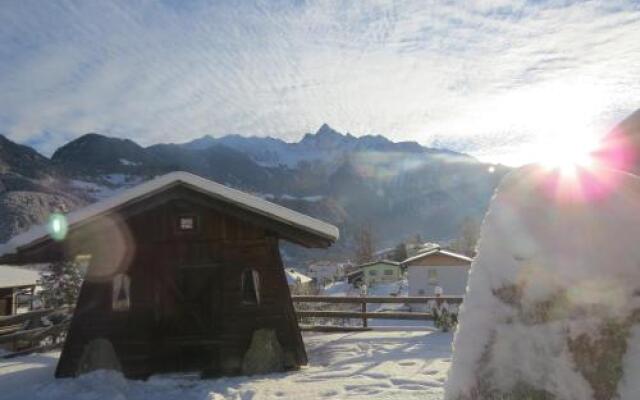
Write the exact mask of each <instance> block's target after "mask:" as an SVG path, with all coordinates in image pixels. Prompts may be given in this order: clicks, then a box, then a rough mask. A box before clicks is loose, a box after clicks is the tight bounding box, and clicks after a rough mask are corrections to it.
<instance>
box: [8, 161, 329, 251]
mask: <svg viewBox="0 0 640 400" xmlns="http://www.w3.org/2000/svg"><path fill="white" fill-rule="evenodd" d="M176 187H183V188H188V189H191V191H193V192H195V193H200V194H201V195H202V198H203V199H205V200H204V202H206V203H207V204H208V205H209V206H212V207H215V206H217V207H218V208H221V209H224V211H225V212H226V213H228V214H232V215H234V216H236V217H239V218H243V219H250V220H251V221H252V222H253V223H256V224H258V225H262V226H265V227H268V228H269V229H270V230H272V231H274V232H276V233H278V235H279V236H281V237H282V238H284V239H286V240H289V241H291V242H294V243H297V244H301V245H303V246H306V247H328V246H330V244H331V243H333V242H334V241H336V240H337V239H338V236H339V233H338V229H337V228H336V227H335V226H333V225H331V224H328V223H326V222H323V221H320V220H318V219H315V218H312V217H309V216H307V215H304V214H301V213H298V212H296V211H294V210H291V209H288V208H286V207H282V206H280V205H277V204H274V203H271V202H269V201H266V200H264V199H262V198H260V197H256V196H253V195H250V194H248V193H244V192H242V191H239V190H236V189H232V188H229V187H227V186H224V185H221V184H219V183H216V182H213V181H210V180H208V179H205V178H202V177H199V176H197V175H194V174H190V173H188V172H172V173H169V174H166V175H162V176H160V177H157V178H155V179H152V180H150V181H147V182H145V183H143V184H141V185H138V186H136V187H133V188H131V189H129V190H126V191H123V192H122V193H120V194H119V195H116V196H113V197H110V198H107V199H105V200H102V201H99V202H96V203H93V204H91V205H90V206H88V207H85V208H83V209H80V210H77V211H74V212H71V213H69V214H67V215H66V221H65V223H66V224H68V226H69V229H70V230H71V229H72V228H74V227H76V226H81V225H84V224H87V223H90V222H92V221H94V220H96V219H99V218H100V217H101V216H103V215H105V214H111V213H114V212H120V211H122V210H124V209H127V208H129V207H130V206H133V205H135V204H136V203H143V205H142V207H147V208H149V207H153V205H154V200H156V202H157V200H159V201H161V202H162V201H165V200H166V198H167V196H164V197H162V196H160V197H158V196H157V195H158V194H162V193H165V192H167V191H168V190H169V189H172V188H176ZM154 197H155V199H153V198H154ZM137 208H138V209H139V208H140V207H137ZM135 209H136V207H132V209H130V210H127V211H132V210H133V211H135ZM49 231H50V227H49V226H48V225H40V226H35V227H33V228H31V229H30V230H28V231H26V232H24V233H22V234H20V235H17V236H15V237H14V238H12V239H11V240H10V241H9V242H7V243H5V244H3V245H2V246H0V258H3V259H10V257H8V256H9V255H11V254H14V253H18V252H19V250H20V249H21V248H24V247H27V246H33V245H36V244H40V243H41V242H44V241H50V240H51V237H50V235H49Z"/></svg>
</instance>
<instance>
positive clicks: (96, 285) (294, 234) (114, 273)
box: [0, 172, 338, 378]
mask: <svg viewBox="0 0 640 400" xmlns="http://www.w3.org/2000/svg"><path fill="white" fill-rule="evenodd" d="M337 238H338V230H337V228H336V227H334V226H332V225H329V224H327V223H324V222H322V221H319V220H316V219H314V218H311V217H308V216H306V215H302V214H300V213H297V212H295V211H292V210H289V209H287V208H284V207H281V206H278V205H276V204H273V203H270V202H268V201H265V200H263V199H261V198H258V197H255V196H252V195H249V194H246V193H243V192H240V191H238V190H234V189H231V188H228V187H226V186H223V185H220V184H217V183H215V182H212V181H209V180H207V179H204V178H201V177H198V176H195V175H192V174H189V173H184V172H174V173H170V174H167V175H164V176H161V177H159V178H156V179H153V180H151V181H148V182H146V183H143V184H141V185H139V186H137V187H134V188H132V189H129V190H127V191H125V192H123V193H121V194H120V195H117V196H115V197H112V198H109V199H106V200H103V201H101V202H98V203H95V204H93V205H90V206H88V207H86V208H85V209H82V210H78V211H76V212H72V213H70V214H68V215H66V216H54V217H52V219H51V220H50V223H49V224H47V225H43V226H40V227H35V228H33V229H31V230H30V231H27V232H26V233H24V234H22V235H19V236H17V237H15V238H14V239H12V240H11V241H9V242H8V243H6V244H5V245H3V247H2V248H0V254H2V256H1V257H0V262H10V263H12V264H21V263H34V262H56V261H61V260H73V259H74V258H75V257H77V256H80V255H82V256H85V257H86V256H87V255H90V262H89V267H88V269H87V273H86V275H85V280H84V283H83V285H82V289H81V292H80V296H79V299H78V302H77V306H76V311H75V313H74V316H73V320H72V322H71V327H70V330H69V335H68V338H67V341H66V343H65V346H64V348H63V350H62V354H61V356H60V361H59V363H58V367H57V369H56V377H69V376H76V375H77V374H78V373H79V372H80V371H81V366H80V365H79V364H80V360H81V359H83V357H85V355H86V351H87V348H88V347H89V345H90V343H92V341H95V340H97V339H100V340H101V341H102V342H104V340H102V339H106V340H108V341H109V342H110V344H111V345H112V347H113V349H114V350H115V354H116V356H117V361H118V363H119V365H120V366H121V368H122V371H123V373H124V374H125V375H126V376H128V377H134V378H145V377H148V376H149V375H151V374H154V373H162V372H175V371H202V372H204V373H205V374H207V375H209V376H215V375H234V374H240V373H242V361H243V358H244V356H245V354H246V352H247V350H248V348H249V346H250V343H251V341H252V336H253V334H254V332H256V331H257V330H259V329H269V330H271V331H272V332H275V335H276V337H277V340H278V342H279V344H280V346H281V348H282V352H283V354H284V357H283V358H284V360H285V366H286V368H288V369H295V368H297V367H299V366H300V365H304V364H306V362H307V356H306V353H305V348H304V344H303V342H302V337H301V335H300V331H299V328H298V324H297V320H296V316H295V313H294V309H293V304H292V302H291V297H290V293H289V288H288V286H287V280H286V277H285V273H284V269H283V265H282V261H281V258H280V252H279V247H278V241H279V240H280V239H284V240H288V241H291V242H294V243H297V244H300V245H302V246H305V247H310V248H326V247H328V246H330V245H331V244H332V243H333V242H334V241H335V240H337Z"/></svg>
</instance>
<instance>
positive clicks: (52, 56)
mask: <svg viewBox="0 0 640 400" xmlns="http://www.w3.org/2000/svg"><path fill="white" fill-rule="evenodd" d="M638 37H640V7H638V6H637V5H635V4H634V3H633V2H615V1H603V2H582V1H581V2H568V1H557V2H556V1H550V2H539V1H537V2H535V3H532V4H528V3H526V2H507V1H478V2H469V3H461V2H425V1H417V0H416V1H380V2H375V1H366V2H358V1H318V2H306V1H259V2H254V3H251V4H250V3H249V2H235V1H229V2H209V1H193V2H182V1H177V0H176V1H165V2H151V1H149V2H147V1H141V2H129V1H121V2H67V1H56V2H54V1H51V2H42V1H32V2H30V1H20V2H18V1H16V2H8V3H7V4H3V7H2V8H0V93H2V95H1V96H0V132H4V133H6V134H7V135H8V136H9V137H11V138H13V139H15V140H18V141H21V142H26V143H35V144H37V146H38V147H39V148H40V149H41V150H42V151H44V152H45V153H48V152H51V151H52V150H53V149H54V148H55V147H56V146H58V145H60V144H61V143H63V142H64V141H66V140H68V139H70V138H73V137H75V136H78V135H80V134H83V133H86V132H89V131H97V132H101V133H105V134H111V135H115V136H121V137H129V138H132V139H134V140H137V141H138V142H140V143H142V144H151V143H155V142H159V141H176V142H179V141H185V140H188V139H190V138H193V137H196V136H200V135H202V134H207V133H208V134H214V135H221V134H225V133H241V134H253V135H272V136H277V137H281V138H284V139H288V140H294V139H298V138H299V137H300V136H301V135H302V134H303V133H304V132H308V131H311V130H314V129H316V128H317V127H318V126H319V125H320V124H321V123H322V122H329V123H330V124H331V125H333V126H335V127H336V128H338V129H340V130H344V131H350V132H352V133H354V134H363V133H372V132H375V133H383V134H386V135H388V136H390V137H392V138H394V139H397V140H417V141H419V142H421V143H425V144H429V143H432V142H433V141H437V142H438V143H445V144H446V143H450V144H452V145H456V146H458V147H460V148H463V149H465V150H468V151H470V152H472V153H475V154H478V155H481V156H483V157H485V158H488V159H494V160H503V161H508V162H511V163H518V162H524V161H527V160H526V154H527V146H534V145H537V144H539V143H540V142H544V141H546V140H552V139H554V138H555V137H557V135H558V134H562V132H563V131H566V130H569V129H572V130H575V129H583V130H585V134H588V133H591V132H597V131H600V130H602V129H604V128H605V127H606V126H608V125H609V124H611V123H612V122H613V121H614V120H615V119H616V118H618V117H620V116H622V115H624V114H625V113H627V112H630V111H632V110H633V109H635V108H637V107H639V106H640V102H638V99H637V93H640V41H639V40H638ZM506 148H508V149H509V150H508V151H507V152H506V156H505V149H506Z"/></svg>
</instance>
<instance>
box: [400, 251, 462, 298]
mask: <svg viewBox="0 0 640 400" xmlns="http://www.w3.org/2000/svg"><path fill="white" fill-rule="evenodd" d="M472 261H473V259H471V258H469V257H467V256H465V255H462V254H457V253H454V252H451V251H447V250H443V249H441V248H440V247H437V248H435V249H432V250H429V251H425V252H423V253H420V254H417V255H415V256H413V257H411V258H408V259H406V260H405V261H404V262H403V265H404V267H405V268H406V269H407V281H408V282H409V296H433V295H435V288H436V287H440V288H442V294H444V295H453V296H461V295H464V294H465V291H466V288H467V278H468V276H469V268H470V267H471V262H472Z"/></svg>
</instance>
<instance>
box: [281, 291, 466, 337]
mask: <svg viewBox="0 0 640 400" xmlns="http://www.w3.org/2000/svg"><path fill="white" fill-rule="evenodd" d="M291 298H292V299H293V302H294V304H300V303H321V304H356V305H358V304H359V305H360V307H359V308H360V309H359V310H357V309H356V310H341V311H335V310H326V309H322V310H319V309H316V310H296V315H297V316H298V319H301V318H345V319H347V318H354V319H360V320H362V326H360V327H354V326H344V327H343V326H327V325H321V326H318V325H313V324H311V325H302V324H301V328H302V329H303V330H314V331H338V330H367V329H369V323H368V320H369V319H400V320H422V321H431V320H433V314H432V313H431V312H401V311H376V312H369V311H367V304H389V303H391V304H423V305H425V306H426V305H427V304H429V303H431V302H436V304H442V303H443V302H446V303H449V304H456V305H458V304H460V303H462V299H463V297H462V296H424V297H367V296H362V297H333V296H291Z"/></svg>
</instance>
